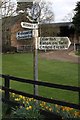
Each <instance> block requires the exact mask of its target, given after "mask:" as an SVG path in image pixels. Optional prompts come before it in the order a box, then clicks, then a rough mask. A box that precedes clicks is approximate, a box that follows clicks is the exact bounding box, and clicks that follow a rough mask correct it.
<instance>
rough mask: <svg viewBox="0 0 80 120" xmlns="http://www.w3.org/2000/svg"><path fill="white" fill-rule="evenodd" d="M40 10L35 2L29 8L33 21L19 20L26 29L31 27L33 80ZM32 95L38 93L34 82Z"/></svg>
mask: <svg viewBox="0 0 80 120" xmlns="http://www.w3.org/2000/svg"><path fill="white" fill-rule="evenodd" d="M40 12H41V9H40V6H39V4H38V3H36V2H35V3H34V4H33V6H32V9H31V17H32V20H31V21H33V22H34V23H27V22H21V26H22V27H23V28H27V29H32V30H33V45H34V50H33V57H34V60H33V64H34V81H38V51H37V39H38V23H36V22H37V19H38V18H39V16H40ZM28 17H29V16H28ZM28 17H27V18H28ZM29 19H30V18H29ZM34 95H38V85H35V84H34ZM37 102H38V101H37ZM37 102H36V103H37Z"/></svg>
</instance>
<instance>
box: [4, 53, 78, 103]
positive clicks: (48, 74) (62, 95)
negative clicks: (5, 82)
mask: <svg viewBox="0 0 80 120" xmlns="http://www.w3.org/2000/svg"><path fill="white" fill-rule="evenodd" d="M79 65H80V64H79ZM79 65H78V64H76V63H71V62H64V61H63V62H61V61H57V60H49V59H45V58H44V59H43V58H41V56H40V54H39V55H38V79H39V80H40V81H47V82H51V83H57V84H65V85H72V86H78V84H79V81H78V77H79V75H78V68H79ZM2 72H3V74H8V75H13V76H17V77H22V78H29V79H33V55H32V54H30V53H24V54H21V53H18V54H3V55H2ZM11 88H15V89H17V90H22V91H26V92H29V93H33V86H32V85H29V84H22V83H19V82H11ZM39 95H41V96H45V97H49V98H54V99H59V100H65V101H69V102H73V103H78V94H77V93H76V92H70V91H66V90H65V91H64V90H60V89H52V88H47V87H39Z"/></svg>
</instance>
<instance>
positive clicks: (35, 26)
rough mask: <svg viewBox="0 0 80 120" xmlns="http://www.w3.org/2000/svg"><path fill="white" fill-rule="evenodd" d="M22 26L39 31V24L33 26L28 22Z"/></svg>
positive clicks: (22, 23)
mask: <svg viewBox="0 0 80 120" xmlns="http://www.w3.org/2000/svg"><path fill="white" fill-rule="evenodd" d="M21 26H22V27H23V28H27V29H38V24H33V23H28V22H21Z"/></svg>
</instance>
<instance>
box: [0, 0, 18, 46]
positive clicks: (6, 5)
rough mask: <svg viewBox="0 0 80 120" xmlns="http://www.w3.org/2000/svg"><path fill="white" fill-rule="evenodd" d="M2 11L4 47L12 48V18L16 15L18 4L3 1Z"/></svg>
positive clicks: (0, 9) (6, 0) (0, 7)
mask: <svg viewBox="0 0 80 120" xmlns="http://www.w3.org/2000/svg"><path fill="white" fill-rule="evenodd" d="M0 11H1V18H2V46H6V45H7V46H10V36H11V33H10V26H11V18H12V16H14V15H15V13H16V4H15V3H14V2H13V1H12V0H2V3H1V4H0Z"/></svg>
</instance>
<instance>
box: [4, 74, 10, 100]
mask: <svg viewBox="0 0 80 120" xmlns="http://www.w3.org/2000/svg"><path fill="white" fill-rule="evenodd" d="M4 80H5V81H4V87H6V88H9V85H10V83H9V82H10V81H9V76H6V77H5V79H4ZM4 97H5V99H7V100H9V91H8V90H5V96H4Z"/></svg>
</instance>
